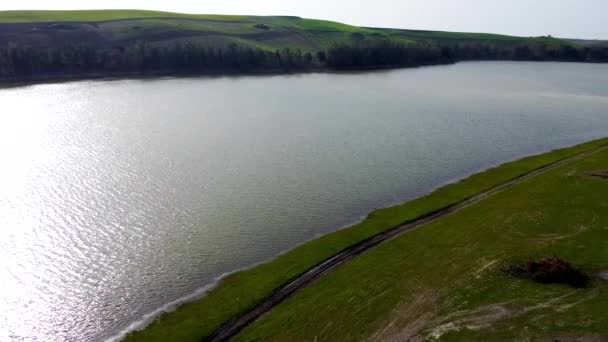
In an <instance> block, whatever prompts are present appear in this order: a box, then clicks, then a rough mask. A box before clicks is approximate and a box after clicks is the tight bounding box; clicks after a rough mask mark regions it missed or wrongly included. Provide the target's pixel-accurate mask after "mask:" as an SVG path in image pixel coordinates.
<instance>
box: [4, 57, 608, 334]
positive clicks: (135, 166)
mask: <svg viewBox="0 0 608 342" xmlns="http://www.w3.org/2000/svg"><path fill="white" fill-rule="evenodd" d="M0 108H1V111H0V158H2V159H1V160H2V164H1V168H0V284H1V286H2V287H1V288H2V290H1V291H0V341H13V340H14V341H99V340H105V339H108V338H112V337H115V336H117V334H120V333H121V332H124V331H125V329H127V328H128V327H130V326H133V325H132V324H134V323H136V322H141V321H142V319H143V318H144V317H146V315H149V314H150V313H153V312H155V310H158V309H159V308H163V307H165V306H166V305H167V304H169V303H171V302H174V301H176V300H179V299H181V298H184V297H187V296H189V295H192V294H193V293H196V292H197V291H200V290H201V289H202V288H204V287H205V286H208V285H210V284H213V282H214V280H215V279H217V278H218V277H219V276H221V275H222V274H225V273H227V272H231V271H235V270H237V269H240V268H244V267H248V266H250V265H252V264H255V263H259V262H262V261H266V260H269V259H271V258H273V257H274V256H276V255H277V254H279V253H281V252H283V251H285V250H288V249H290V248H293V247H294V246H296V245H298V244H300V243H303V242H305V241H308V240H310V239H312V238H314V237H316V236H319V235H322V234H325V233H328V232H331V231H334V230H336V229H338V228H340V227H344V226H346V225H348V224H351V223H353V222H355V221H357V220H359V219H361V218H362V217H363V216H364V215H365V214H366V213H367V212H369V211H370V210H372V209H374V208H378V207H384V206H388V205H391V204H394V203H397V202H401V201H404V200H407V199H411V198H414V197H417V196H420V195H422V194H425V193H427V192H429V191H431V190H432V189H434V188H436V187H437V186H440V185H442V184H445V183H446V182H450V181H454V180H457V179H459V178H462V177H465V176H467V175H469V174H471V173H473V172H476V171H479V170H483V169H486V168H488V167H491V166H494V165H496V164H499V163H502V162H506V161H509V160H513V159H516V158H518V157H521V156H524V155H530V154H534V153H539V152H543V151H547V150H550V149H553V148H558V147H564V146H567V145H572V144H576V143H580V142H583V141H586V140H590V139H594V138H600V137H605V136H608V65H600V64H576V63H515V62H471V63H460V64H456V65H450V66H437V67H426V68H418V69H402V70H393V71H379V72H365V73H353V74H304V75H283V76H255V77H253V76H252V77H216V78H205V77H203V78H182V79H157V80H121V81H86V82H71V83H61V84H43V85H33V86H23V87H15V88H4V89H0Z"/></svg>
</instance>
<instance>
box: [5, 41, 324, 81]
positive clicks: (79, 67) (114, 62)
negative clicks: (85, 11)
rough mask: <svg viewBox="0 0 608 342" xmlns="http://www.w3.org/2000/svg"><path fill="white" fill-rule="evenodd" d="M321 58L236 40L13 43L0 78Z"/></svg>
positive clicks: (254, 67) (289, 63)
mask: <svg viewBox="0 0 608 342" xmlns="http://www.w3.org/2000/svg"><path fill="white" fill-rule="evenodd" d="M315 63H317V64H318V63H319V62H318V61H317V60H316V59H315V58H314V57H313V55H312V54H311V53H302V51H300V50H290V49H284V50H282V51H267V50H262V49H253V48H249V47H242V46H238V45H235V44H232V45H230V46H228V47H227V48H226V49H214V48H210V47H205V46H200V45H195V44H189V43H187V44H175V45H173V46H170V47H159V46H151V45H149V44H147V43H144V42H138V43H136V44H134V45H132V46H130V47H126V48H124V47H120V48H114V49H106V50H99V49H95V48H94V47H92V46H88V45H86V44H81V45H70V46H64V47H60V48H55V49H52V50H38V49H34V48H31V47H27V46H25V47H24V46H17V45H11V46H9V47H8V48H5V49H0V78H3V79H11V78H12V79H29V78H36V77H37V76H39V75H50V76H53V75H58V76H59V75H83V74H94V73H100V74H104V73H107V74H112V73H114V74H116V73H138V74H146V73H184V74H196V73H211V72H214V73H215V72H226V73H230V72H256V71H260V72H262V71H276V72H278V71H290V70H302V69H306V68H310V67H313V66H314V65H315Z"/></svg>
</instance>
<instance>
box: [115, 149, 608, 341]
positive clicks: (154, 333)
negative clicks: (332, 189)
mask: <svg viewBox="0 0 608 342" xmlns="http://www.w3.org/2000/svg"><path fill="white" fill-rule="evenodd" d="M605 144H608V139H603V140H598V141H593V142H590V143H586V144H582V145H578V146H575V147H570V148H566V149H561V150H557V151H553V152H549V153H546V154H542V155H539V156H534V157H529V158H524V159H522V160H519V161H516V162H511V163H507V164H504V165H502V166H499V167H497V168H494V169H491V170H488V171H486V172H482V173H479V174H476V175H474V176H471V177H469V178H467V179H466V180H463V181H461V182H459V183H455V184H451V185H448V186H445V187H442V188H441V189H438V190H436V191H435V192H433V193H431V194H429V195H427V196H425V197H422V198H419V199H416V200H413V201H410V202H407V203H404V204H401V205H398V206H395V207H391V208H386V209H381V210H377V211H374V212H372V213H370V214H369V216H368V217H367V218H366V219H365V220H364V221H363V222H361V223H359V224H357V225H355V226H353V227H350V228H348V229H344V230H341V231H338V232H335V233H332V234H329V235H326V236H323V237H321V238H319V239H316V240H313V241H311V242H309V243H307V244H304V245H302V246H300V247H298V248H296V249H294V250H292V251H290V252H288V253H286V254H284V255H281V256H280V257H278V258H276V259H275V260H273V261H271V262H269V263H267V264H263V265H260V266H258V267H255V268H253V269H250V270H247V271H243V272H239V273H236V274H233V275H231V276H229V277H228V278H226V279H225V280H223V281H222V282H221V284H220V285H219V286H218V287H217V288H216V289H214V290H213V291H211V292H210V293H209V294H208V295H207V296H205V297H204V298H202V299H200V300H197V301H195V302H192V303H188V304H186V305H184V306H182V307H181V308H180V309H178V310H177V311H174V312H171V313H167V314H165V315H163V316H161V317H160V318H159V319H158V320H156V321H155V322H154V323H153V324H151V325H150V326H149V327H148V328H146V329H145V330H143V331H138V332H135V333H133V334H131V335H129V336H128V337H127V339H126V340H127V341H168V340H180V341H198V340H200V339H201V338H202V337H204V336H207V335H209V334H210V333H211V332H213V331H214V330H215V329H217V328H218V327H219V326H221V325H222V324H223V323H224V322H226V321H228V320H229V319H231V318H233V317H235V316H237V315H239V314H240V313H242V312H244V311H246V310H247V309H248V308H250V307H252V306H253V305H255V304H256V303H258V302H259V301H261V300H262V299H263V298H264V297H265V296H267V295H268V294H269V293H271V292H272V291H273V290H274V289H275V288H277V287H279V286H280V285H281V284H283V283H285V282H287V281H288V280H290V279H292V278H294V277H296V276H297V275H299V274H301V273H303V272H304V271H305V270H307V269H308V268H310V267H311V266H313V265H315V264H318V263H319V262H321V261H322V260H324V259H326V258H328V257H329V256H331V255H333V254H335V253H337V252H339V251H341V250H343V249H344V248H346V247H348V246H350V245H352V244H354V243H357V242H359V241H362V240H364V239H366V238H369V237H371V236H374V235H376V234H378V233H380V232H382V231H384V230H386V229H389V228H392V227H394V226H396V225H399V224H401V223H403V222H407V221H410V220H413V219H415V218H417V217H419V216H421V215H423V214H426V213H429V212H432V211H435V210H437V209H440V208H443V207H446V206H449V205H451V204H454V203H457V202H459V201H462V200H464V199H466V198H468V197H471V196H473V195H475V194H477V193H479V192H482V191H484V190H488V189H490V188H492V187H494V186H496V185H497V184H501V183H503V182H505V181H508V180H510V179H513V178H515V177H517V176H520V175H522V174H525V173H527V172H530V171H532V170H534V169H536V168H539V167H542V166H544V165H547V164H550V163H553V162H555V161H558V160H560V159H563V158H566V157H569V156H572V155H575V154H577V153H581V152H583V151H587V150H590V149H593V148H596V147H598V146H601V145H605ZM424 231H427V229H426V227H425V228H424V229H421V230H420V231H418V232H416V234H420V232H424ZM406 236H410V234H406ZM425 236H426V235H425ZM467 236H468V237H469V238H473V236H469V235H467ZM402 239H404V238H402ZM402 239H400V240H399V241H401V240H402ZM405 239H407V238H405ZM432 239H433V234H429V235H428V236H426V240H420V241H418V243H421V242H424V243H429V245H428V246H433V245H435V243H433V242H432V241H428V240H432ZM428 246H427V247H428ZM383 248H384V247H383ZM418 248H419V249H420V248H426V247H425V245H424V244H421V245H420V246H419V247H418ZM370 254H372V253H370ZM422 255H423V254H422ZM419 259H420V257H419V256H414V258H413V260H412V261H416V260H419ZM357 260H358V259H357ZM372 268H373V269H375V268H377V267H372ZM359 271H362V270H361V269H359ZM365 272H367V271H365ZM365 272H363V273H365ZM333 277H335V276H333V275H332V278H333ZM355 278H356V277H355ZM355 278H353V279H355ZM341 279H344V278H341ZM322 283H326V281H325V280H324V281H323V282H322ZM320 284H321V283H320ZM342 285H344V284H342ZM353 285H354V284H353ZM389 285H390V281H389V280H386V281H385V283H384V288H386V287H387V286H389ZM337 286H341V285H337ZM316 287H317V286H313V287H312V288H316ZM305 293H306V294H309V295H310V294H311V290H306V292H305ZM312 293H313V294H314V291H312ZM323 293H325V292H323ZM364 294H365V293H364V292H361V295H362V296H363V295H364ZM303 295H304V293H303ZM300 298H303V297H302V296H297V297H296V298H294V300H292V301H289V302H288V303H285V304H286V305H287V309H286V308H285V307H286V305H283V306H281V309H280V310H277V313H276V314H275V313H273V314H271V315H269V316H268V317H267V318H265V319H263V320H262V321H261V322H260V325H256V326H254V327H253V328H252V330H251V331H249V333H251V334H252V335H251V336H259V335H260V334H262V333H263V332H264V331H267V332H268V333H270V334H271V335H270V336H272V334H273V333H276V332H277V331H280V329H279V330H275V328H277V327H276V326H274V325H273V324H279V323H280V321H281V319H283V318H284V316H285V315H287V314H289V313H290V312H291V314H292V315H294V317H289V319H290V321H293V322H294V323H296V322H297V321H298V319H297V316H302V315H301V314H300V312H299V311H298V310H299V309H294V308H293V307H291V306H289V305H297V306H298V307H299V306H306V302H307V299H306V298H304V299H301V300H298V299H300ZM294 303H295V304H294ZM320 303H322V305H324V306H322V307H314V308H313V306H309V307H307V308H310V309H311V310H313V309H315V310H319V309H321V310H326V309H327V310H328V311H332V312H333V311H335V310H334V309H333V308H331V307H332V305H333V304H331V303H332V299H331V298H325V302H320ZM336 303H337V304H336V305H337V306H336V307H340V306H341V305H342V304H340V303H339V302H336ZM387 303H389V302H388V301H387ZM325 306H327V307H325ZM385 307H388V306H386V305H385ZM385 307H383V308H385ZM389 311H390V310H389ZM281 312H283V313H281ZM353 314H354V312H353ZM318 315H319V314H318V313H315V314H313V315H312V316H318ZM379 317H380V316H379ZM302 318H304V317H300V319H302ZM310 319H313V317H310ZM361 319H363V320H369V321H370V322H371V323H374V322H376V320H375V318H374V317H373V316H372V315H371V313H370V316H369V317H361ZM372 321H373V322H372ZM277 322H278V323H277ZM315 322H317V321H315ZM319 322H320V321H318V322H317V323H319ZM371 323H370V324H371ZM374 324H376V325H378V324H379V323H377V322H376V323H374ZM298 327H299V328H298ZM362 327H365V329H368V330H369V327H370V326H369V325H365V324H363V325H362ZM294 329H295V332H293V333H290V336H294V337H300V338H306V337H309V336H308V335H307V334H304V331H300V330H298V329H302V330H307V325H306V324H304V325H302V326H298V325H297V324H295V325H294ZM362 329H363V328H362ZM355 330H356V329H355ZM368 330H365V331H368ZM323 331H324V330H323V327H321V329H320V330H318V331H317V332H323ZM338 331H339V330H336V332H338ZM313 332H314V330H311V331H309V332H308V333H310V334H311V333H313ZM361 334H363V333H361ZM328 336H329V335H328ZM358 336H360V335H358ZM284 337H285V336H284Z"/></svg>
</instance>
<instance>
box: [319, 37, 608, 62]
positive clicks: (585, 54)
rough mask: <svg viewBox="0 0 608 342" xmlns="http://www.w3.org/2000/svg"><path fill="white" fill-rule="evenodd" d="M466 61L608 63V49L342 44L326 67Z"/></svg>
mask: <svg viewBox="0 0 608 342" xmlns="http://www.w3.org/2000/svg"><path fill="white" fill-rule="evenodd" d="M464 60H521V61H586V62H589V61H594V62H608V48H607V47H593V48H583V47H581V48H575V47H574V46H570V45H558V46H556V47H551V46H548V45H547V44H543V43H535V44H517V45H515V44H513V45H508V44H493V43H455V44H443V45H441V46H437V45H424V44H416V45H413V44H399V43H395V42H392V41H388V40H387V41H375V42H365V41H363V42H358V43H356V44H339V45H335V46H333V47H331V48H330V49H329V51H328V57H327V65H328V66H329V67H331V68H336V69H356V68H374V67H391V66H412V65H424V64H436V63H446V62H454V61H464Z"/></svg>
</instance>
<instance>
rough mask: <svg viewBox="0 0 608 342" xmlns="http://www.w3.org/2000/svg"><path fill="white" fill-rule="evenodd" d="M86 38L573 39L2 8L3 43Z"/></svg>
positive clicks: (318, 44) (289, 41) (261, 43)
mask: <svg viewBox="0 0 608 342" xmlns="http://www.w3.org/2000/svg"><path fill="white" fill-rule="evenodd" d="M82 39H86V40H87V41H93V42H96V43H98V44H106V45H113V44H114V45H115V44H122V45H125V44H128V43H132V42H134V41H137V40H146V41H151V42H156V43H158V44H163V43H165V44H166V43H167V42H172V41H179V40H187V41H194V42H197V43H206V44H208V45H211V46H225V45H228V44H230V43H239V44H243V45H247V46H251V47H257V48H265V49H283V48H299V49H302V50H303V51H317V50H320V49H326V48H328V47H329V46H330V45H332V44H335V43H338V42H348V41H351V40H361V39H368V40H378V39H391V40H394V41H396V42H401V43H414V42H432V43H438V42H492V43H497V44H522V43H530V42H543V43H547V44H549V45H551V44H554V45H555V44H557V45H560V44H574V43H570V42H565V41H562V40H559V39H555V38H521V37H513V36H505V35H497V34H484V33H456V32H438V31H416V30H399V29H380V28H364V27H357V26H351V25H346V24H341V23H336V22H331V21H324V20H313V19H303V18H299V17H281V16H266V17H264V16H232V15H199V14H183V13H170V12H156V11H141V10H91V11H3V12H0V47H1V46H3V45H4V46H6V45H7V44H9V42H11V41H12V42H15V43H26V44H31V45H33V46H39V47H42V46H46V45H50V44H57V42H58V41H62V42H63V43H69V42H70V41H74V42H77V41H78V40H82Z"/></svg>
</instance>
